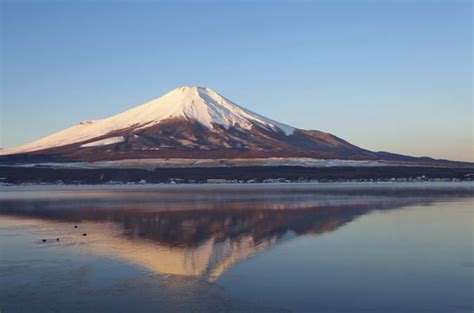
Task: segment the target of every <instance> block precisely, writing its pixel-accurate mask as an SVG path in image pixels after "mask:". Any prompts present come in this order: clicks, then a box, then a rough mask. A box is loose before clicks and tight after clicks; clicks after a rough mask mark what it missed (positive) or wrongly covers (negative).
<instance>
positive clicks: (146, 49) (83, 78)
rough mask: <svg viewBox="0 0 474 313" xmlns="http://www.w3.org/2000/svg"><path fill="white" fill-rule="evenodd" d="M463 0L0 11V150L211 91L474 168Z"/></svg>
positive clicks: (66, 5) (25, 5)
mask: <svg viewBox="0 0 474 313" xmlns="http://www.w3.org/2000/svg"><path fill="white" fill-rule="evenodd" d="M472 15H473V8H472V2H471V1H456V0H445V1H442V0H440V1H435V0H433V1H429V0H420V1H410V0H404V1H401V0H400V1H395V0H387V1H375V0H373V1H368V0H367V1H355V0H353V1H337V0H336V1H305V2H302V1H292V2H290V1H258V2H257V1H219V2H218V1H206V2H204V1H174V2H171V1H170V2H165V1H121V2H119V1H74V0H71V1H41V0H38V1H32V2H26V1H21V0H20V1H8V0H3V1H1V48H2V49H1V58H0V59H1V66H2V67H1V77H0V78H1V87H2V88H1V111H0V112H1V113H0V114H1V115H0V123H1V134H0V146H2V147H10V146H14V145H19V144H23V143H27V142H30V141H32V140H34V139H38V138H41V137H43V136H45V135H48V134H51V133H53V132H56V131H59V130H62V129H64V128H66V127H69V126H72V125H74V124H76V123H78V122H79V121H81V120H86V119H98V118H103V117H108V116H110V115H113V114H116V113H119V112H121V111H124V110H126V109H128V108H130V107H133V106H136V105H138V104H142V103H144V102H146V101H148V100H151V99H154V98H157V97H159V96H161V95H162V94H163V93H165V92H167V91H168V90H170V89H173V88H175V87H177V86H181V85H198V86H206V87H210V88H213V89H215V90H216V91H218V92H220V93H221V94H222V95H224V96H225V97H227V98H229V99H231V100H233V101H234V102H236V103H238V104H240V105H242V106H244V107H246V108H248V109H251V110H252V111H255V112H258V113H260V114H262V115H266V116H268V117H271V118H273V119H276V120H279V121H281V122H285V123H287V124H290V125H292V126H295V127H299V128H305V129H318V130H323V131H328V132H331V133H333V134H335V135H337V136H339V137H342V138H344V139H346V140H348V141H350V142H352V143H354V144H356V145H359V146H362V147H364V148H368V149H371V150H375V151H379V150H383V151H391V152H398V153H403V154H410V155H415V156H422V155H428V156H432V157H436V158H448V159H454V160H471V161H474V157H473V118H474V117H473V104H472V89H473V85H472V73H473V65H472V41H473V34H472Z"/></svg>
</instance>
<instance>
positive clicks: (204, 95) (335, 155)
mask: <svg viewBox="0 0 474 313" xmlns="http://www.w3.org/2000/svg"><path fill="white" fill-rule="evenodd" d="M0 156H1V157H0V161H1V160H14V161H15V160H16V161H50V160H55V161H107V160H121V159H143V158H147V159H149V158H187V159H192V158H195V159H222V158H271V157H288V158H289V157H307V158H318V159H345V160H386V161H391V160H394V161H397V162H415V161H423V162H431V161H434V160H432V159H423V160H422V159H418V158H412V157H407V156H401V155H396V154H389V153H376V152H371V151H368V150H365V149H362V148H359V147H357V146H354V145H352V144H350V143H348V142H347V141H344V140H342V139H340V138H338V137H336V136H334V135H331V134H329V133H325V132H321V131H315V130H302V129H297V128H294V127H291V126H288V125H285V124H283V123H279V122H276V121H274V120H271V119H268V118H266V117H264V116H261V115H258V114H256V113H254V112H251V111H249V110H247V109H245V108H243V107H240V106H238V105H237V104H235V103H233V102H232V101H230V100H228V99H226V98H224V97H222V96H221V95H219V94H218V93H217V92H215V91H213V90H211V89H209V88H202V87H179V88H176V89H174V90H172V91H170V92H168V93H167V94H165V95H164V96H162V97H160V98H158V99H155V100H153V101H150V102H148V103H145V104H143V105H140V106H137V107H135V108H133V109H130V110H128V111H125V112H123V113H120V114H118V115H115V116H112V117H110V118H106V119H102V120H95V121H84V122H81V123H79V124H78V125H75V126H73V127H71V128H68V129H66V130H63V131H60V132H58V133H55V134H53V135H50V136H48V137H45V138H43V139H40V140H37V141H34V142H32V143H30V144H26V145H23V146H19V147H15V148H8V149H4V150H0Z"/></svg>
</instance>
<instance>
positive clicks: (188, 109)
mask: <svg viewBox="0 0 474 313" xmlns="http://www.w3.org/2000/svg"><path fill="white" fill-rule="evenodd" d="M172 118H184V119H187V120H194V121H197V122H199V123H200V124H202V125H204V126H206V127H207V128H209V129H210V130H213V128H214V126H213V125H214V124H217V125H221V126H223V127H224V128H226V129H228V128H229V127H231V126H238V127H240V128H243V129H248V130H249V129H251V128H252V127H253V126H258V127H261V128H265V129H268V130H272V131H274V132H282V133H284V134H285V135H287V136H289V135H291V134H293V132H294V130H295V129H294V128H293V127H290V126H288V125H285V124H282V123H278V122H276V121H273V120H271V119H268V118H266V117H263V116H261V115H258V114H256V113H253V112H251V111H249V110H247V109H244V108H242V107H240V106H238V105H237V104H235V103H233V102H232V101H230V100H228V99H226V98H224V97H223V96H221V95H220V94H218V93H217V92H215V91H214V90H212V89H209V88H204V87H179V88H176V89H173V90H171V91H170V92H168V93H167V94H165V95H163V96H162V97H160V98H158V99H155V100H152V101H150V102H148V103H145V104H143V105H140V106H137V107H135V108H132V109H130V110H128V111H125V112H123V113H120V114H118V115H115V116H112V117H110V118H106V119H102V120H93V121H84V122H81V123H79V124H78V125H75V126H73V127H71V128H68V129H66V130H63V131H60V132H58V133H55V134H53V135H50V136H48V137H45V138H42V139H39V140H37V141H34V142H32V143H29V144H26V145H23V146H19V147H14V148H7V149H3V150H0V155H9V154H17V153H25V152H31V151H37V150H43V149H48V148H53V147H60V146H64V145H68V144H73V143H80V142H83V141H86V140H90V139H93V138H97V137H103V136H106V135H107V134H109V133H113V132H116V131H119V130H122V129H135V130H140V129H144V128H147V127H150V126H154V125H156V124H159V123H160V122H161V121H163V120H167V119H172ZM113 137H114V138H115V137H116V136H113ZM114 138H110V140H109V141H102V144H103V143H104V142H105V143H106V144H112V143H116V142H119V141H114V140H115V139H114ZM108 142H111V143H108ZM86 145H87V144H86ZM86 145H83V147H86ZM88 146H90V145H88Z"/></svg>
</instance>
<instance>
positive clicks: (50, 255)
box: [0, 183, 474, 313]
mask: <svg viewBox="0 0 474 313" xmlns="http://www.w3.org/2000/svg"><path fill="white" fill-rule="evenodd" d="M473 190H474V189H473V185H472V183H420V184H417V183H386V184H354V183H347V184H339V183H338V184H281V185H278V184H275V185H273V184H272V185H175V186H166V185H162V186H140V187H127V186H113V187H111V186H109V187H107V186H81V187H79V186H72V187H68V186H61V187H51V186H37V187H2V188H1V189H0V237H1V243H0V311H1V312H2V313H9V312H295V313H298V312H388V313H390V312H397V313H399V312H414V313H415V312H440V313H441V312H443V313H445V312H472V310H473V279H474V274H473V271H474V261H473V251H474V250H473V242H474V239H473V231H472V230H473V228H472V227H473V217H474V215H473V213H474V206H473V200H474V191H473ZM75 226H77V228H76V227H75ZM84 234H85V235H84ZM43 240H46V241H45V242H44V241H43Z"/></svg>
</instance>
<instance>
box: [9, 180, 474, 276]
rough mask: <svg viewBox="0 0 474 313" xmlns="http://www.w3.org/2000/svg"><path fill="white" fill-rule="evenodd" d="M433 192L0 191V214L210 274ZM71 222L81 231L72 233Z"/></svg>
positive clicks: (152, 263)
mask: <svg viewBox="0 0 474 313" xmlns="http://www.w3.org/2000/svg"><path fill="white" fill-rule="evenodd" d="M451 194H452V192H446V194H444V196H445V197H447V198H449V197H450V196H451ZM467 194H468V195H469V194H470V192H468V193H467ZM434 195H436V199H437V200H438V201H439V197H440V196H441V197H442V196H443V194H440V193H439V192H438V191H429V190H421V191H420V190H418V191H413V190H409V191H403V190H389V191H387V190H386V191H385V192H383V193H377V192H375V193H374V191H373V190H372V191H370V192H368V191H365V192H364V191H360V190H359V191H357V192H352V191H351V190H346V191H345V192H341V191H337V192H336V191H318V192H314V191H308V190H299V191H297V192H294V191H292V192H289V191H285V190H274V191H271V190H270V191H268V190H263V191H262V190H257V191H256V190H253V191H252V190H244V191H242V190H240V191H238V190H237V191H236V190H224V191H222V190H219V191H212V190H204V191H203V190H199V189H196V190H181V191H179V192H178V191H177V190H170V189H164V190H147V191H138V190H135V191H133V190H82V191H80V192H78V191H75V192H73V193H71V192H70V191H50V192H48V196H47V197H44V196H41V195H40V194H38V192H24V193H20V194H18V197H15V195H14V194H13V195H12V194H9V195H8V197H7V196H5V195H3V197H0V221H3V222H5V223H15V224H21V223H22V222H28V223H31V221H32V220H33V221H35V222H37V223H39V224H40V225H42V227H43V228H44V229H47V230H48V234H49V235H51V236H56V235H57V234H59V233H61V234H62V236H63V237H62V238H61V239H62V240H61V244H64V245H70V244H75V243H77V242H78V241H80V242H81V244H83V245H84V247H85V248H86V249H90V251H92V252H94V253H99V254H105V255H109V256H113V257H116V258H119V259H122V260H125V261H128V262H132V263H134V264H137V265H139V266H142V267H145V268H148V269H150V270H152V271H154V272H158V273H166V274H178V275H188V276H195V277H199V278H202V279H205V280H208V281H215V280H216V279H218V278H219V277H220V276H221V275H222V274H223V273H224V272H225V271H226V270H227V269H229V268H230V267H232V266H233V265H234V264H236V263H238V262H241V261H243V260H245V259H247V258H248V257H250V256H252V255H254V254H255V253H257V252H260V251H263V250H265V249H267V248H269V247H271V246H273V245H276V244H278V243H281V242H283V241H284V240H290V239H291V238H292V237H294V236H300V235H319V234H324V233H327V232H332V231H334V230H336V229H338V228H339V227H342V226H343V225H345V224H347V223H349V222H350V221H352V220H354V219H355V218H357V217H359V216H361V215H364V214H367V213H369V212H371V211H373V210H393V209H398V208H402V207H405V206H411V205H420V204H429V203H431V201H432V197H433V196H434ZM456 195H457V196H459V194H458V192H456ZM76 224H77V225H79V226H80V229H81V230H80V232H81V233H82V231H83V230H86V231H87V238H86V237H84V238H80V239H78V238H79V237H78V236H77V233H78V231H77V230H75V229H74V227H73V225H76Z"/></svg>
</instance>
